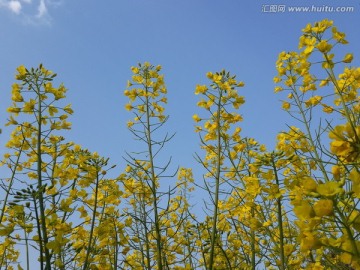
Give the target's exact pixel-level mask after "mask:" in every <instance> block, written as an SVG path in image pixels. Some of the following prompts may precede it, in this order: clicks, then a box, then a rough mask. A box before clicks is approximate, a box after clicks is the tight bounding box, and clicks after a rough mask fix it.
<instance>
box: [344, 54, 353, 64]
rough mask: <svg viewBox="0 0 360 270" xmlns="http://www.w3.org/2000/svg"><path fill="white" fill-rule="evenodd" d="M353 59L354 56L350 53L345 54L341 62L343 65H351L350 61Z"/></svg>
mask: <svg viewBox="0 0 360 270" xmlns="http://www.w3.org/2000/svg"><path fill="white" fill-rule="evenodd" d="M353 59H354V56H353V54H352V53H347V54H346V55H345V57H344V59H343V60H342V61H343V62H344V63H351V61H352V60H353Z"/></svg>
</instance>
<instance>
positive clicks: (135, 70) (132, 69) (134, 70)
mask: <svg viewBox="0 0 360 270" xmlns="http://www.w3.org/2000/svg"><path fill="white" fill-rule="evenodd" d="M131 71H132V72H133V73H134V74H138V73H139V69H138V68H137V67H131Z"/></svg>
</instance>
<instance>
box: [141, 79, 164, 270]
mask: <svg viewBox="0 0 360 270" xmlns="http://www.w3.org/2000/svg"><path fill="white" fill-rule="evenodd" d="M147 80H148V78H147V77H146V80H145V81H146V82H147ZM145 91H146V140H147V144H148V152H149V162H150V170H151V172H150V173H151V192H152V196H153V207H154V223H155V224H154V225H155V238H156V258H157V267H158V270H162V269H163V261H162V260H163V254H162V246H161V231H160V224H159V223H160V218H159V213H158V198H157V187H156V181H157V179H156V173H155V166H154V157H153V149H152V138H151V123H150V101H149V97H148V93H149V89H148V87H147V86H146V85H145Z"/></svg>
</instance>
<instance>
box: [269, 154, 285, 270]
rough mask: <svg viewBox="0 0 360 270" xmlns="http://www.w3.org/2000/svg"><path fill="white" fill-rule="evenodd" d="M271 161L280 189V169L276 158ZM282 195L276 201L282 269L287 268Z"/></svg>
mask: <svg viewBox="0 0 360 270" xmlns="http://www.w3.org/2000/svg"><path fill="white" fill-rule="evenodd" d="M271 163H272V167H273V170H274V175H275V181H276V185H277V186H278V188H279V190H280V180H279V176H278V171H277V168H276V164H275V161H274V158H273V157H272V158H271ZM281 198H282V196H281V195H280V197H279V198H277V199H276V203H277V208H278V211H277V216H278V226H279V234H280V236H279V237H280V239H279V240H280V263H281V265H280V269H281V270H285V252H284V228H283V220H282V209H281V207H282V201H281Z"/></svg>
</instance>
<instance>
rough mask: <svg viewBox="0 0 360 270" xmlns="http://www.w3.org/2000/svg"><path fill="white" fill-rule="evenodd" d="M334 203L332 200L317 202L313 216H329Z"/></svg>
mask: <svg viewBox="0 0 360 270" xmlns="http://www.w3.org/2000/svg"><path fill="white" fill-rule="evenodd" d="M333 208H334V202H333V201H332V200H319V201H317V202H316V203H315V204H314V211H315V215H316V216H318V217H323V216H331V215H332V214H333Z"/></svg>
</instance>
